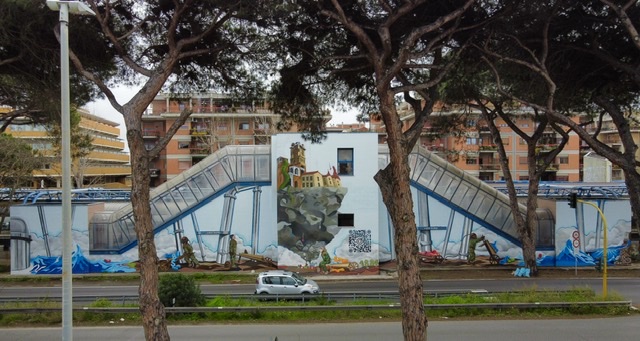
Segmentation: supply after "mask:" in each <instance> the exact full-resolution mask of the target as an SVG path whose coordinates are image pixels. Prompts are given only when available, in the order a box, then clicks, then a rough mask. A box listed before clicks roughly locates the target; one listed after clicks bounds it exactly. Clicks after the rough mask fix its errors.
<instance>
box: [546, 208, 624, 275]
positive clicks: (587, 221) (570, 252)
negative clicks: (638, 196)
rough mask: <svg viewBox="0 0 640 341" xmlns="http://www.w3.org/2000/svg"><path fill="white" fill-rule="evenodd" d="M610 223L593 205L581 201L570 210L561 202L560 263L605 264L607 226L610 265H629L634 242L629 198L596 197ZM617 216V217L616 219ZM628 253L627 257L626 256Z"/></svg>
mask: <svg viewBox="0 0 640 341" xmlns="http://www.w3.org/2000/svg"><path fill="white" fill-rule="evenodd" d="M592 202H593V203H594V204H595V205H597V206H598V207H599V208H600V210H601V211H602V212H603V214H604V216H605V219H607V218H606V217H608V219H609V220H608V224H605V220H603V219H602V217H601V215H600V213H599V212H598V211H597V210H596V209H595V208H594V207H592V206H590V205H587V204H583V203H578V208H577V209H576V210H574V209H570V210H568V209H566V206H565V203H564V202H558V204H557V210H558V212H560V214H558V217H557V224H556V251H555V265H556V266H567V267H571V266H601V265H602V262H603V256H604V240H605V231H604V230H605V225H606V235H607V238H606V239H607V257H606V259H607V264H609V265H628V264H630V263H631V258H630V257H629V255H628V254H629V253H630V252H631V251H632V250H631V244H630V242H629V240H628V239H627V236H628V234H629V232H630V231H631V211H630V209H631V208H630V206H629V201H628V200H603V199H599V200H594V201H592ZM612 218H613V219H612ZM625 255H626V256H625Z"/></svg>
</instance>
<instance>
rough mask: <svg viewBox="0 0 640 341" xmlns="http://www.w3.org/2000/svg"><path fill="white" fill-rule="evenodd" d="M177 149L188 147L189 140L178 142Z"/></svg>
mask: <svg viewBox="0 0 640 341" xmlns="http://www.w3.org/2000/svg"><path fill="white" fill-rule="evenodd" d="M178 149H189V142H178Z"/></svg>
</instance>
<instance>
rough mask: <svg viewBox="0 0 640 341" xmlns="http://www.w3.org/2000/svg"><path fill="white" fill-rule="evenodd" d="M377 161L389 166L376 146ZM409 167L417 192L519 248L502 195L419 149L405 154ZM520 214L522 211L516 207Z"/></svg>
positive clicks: (382, 149)
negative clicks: (424, 194) (407, 156)
mask: <svg viewBox="0 0 640 341" xmlns="http://www.w3.org/2000/svg"><path fill="white" fill-rule="evenodd" d="M378 158H379V166H380V167H381V168H382V167H384V166H386V165H387V164H388V163H389V161H388V160H389V150H388V147H387V146H386V145H381V146H380V149H379V156H378ZM409 166H410V167H411V182H412V185H413V186H414V187H416V188H417V189H418V190H419V191H422V192H424V193H427V194H428V195H429V196H431V197H433V198H435V199H437V200H438V201H440V202H441V203H443V204H444V205H446V206H447V207H450V208H451V209H452V210H454V211H456V212H460V213H461V214H463V215H465V216H466V217H468V218H470V219H471V220H473V221H475V222H477V223H478V224H480V225H482V226H483V227H485V228H487V229H489V230H491V231H493V232H495V233H496V234H498V235H500V236H502V237H504V238H506V239H508V240H510V241H512V242H513V243H515V244H516V245H520V241H519V238H518V232H517V230H516V224H515V222H514V219H513V214H512V213H511V209H510V208H509V197H508V196H507V195H506V194H504V193H502V192H500V191H498V190H496V189H495V188H493V187H491V186H489V185H488V184H486V183H485V182H484V181H482V180H479V179H478V178H477V177H475V176H473V175H470V174H468V173H466V172H464V171H463V170H461V169H459V168H457V167H455V166H454V165H452V164H451V163H449V162H447V161H446V160H444V159H442V158H441V157H439V156H437V155H435V154H434V153H431V152H429V151H428V150H426V149H424V148H422V147H416V148H415V149H414V150H413V151H412V153H411V154H409ZM520 210H521V212H525V211H526V207H525V206H523V205H520Z"/></svg>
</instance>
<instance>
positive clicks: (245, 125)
mask: <svg viewBox="0 0 640 341" xmlns="http://www.w3.org/2000/svg"><path fill="white" fill-rule="evenodd" d="M238 129H239V130H249V123H240V126H239V127H238Z"/></svg>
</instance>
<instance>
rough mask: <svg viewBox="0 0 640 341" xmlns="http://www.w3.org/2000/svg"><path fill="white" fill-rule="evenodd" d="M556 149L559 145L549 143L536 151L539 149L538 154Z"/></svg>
mask: <svg viewBox="0 0 640 341" xmlns="http://www.w3.org/2000/svg"><path fill="white" fill-rule="evenodd" d="M556 148H558V144H554V143H548V144H543V145H540V146H538V147H537V148H536V149H538V152H548V151H551V150H554V149H556Z"/></svg>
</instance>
